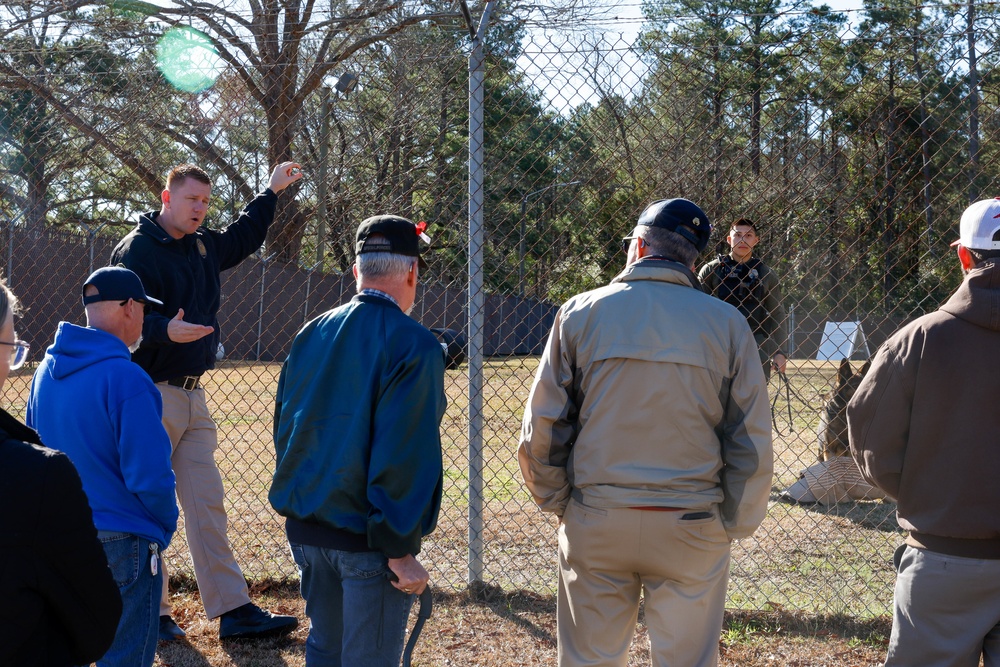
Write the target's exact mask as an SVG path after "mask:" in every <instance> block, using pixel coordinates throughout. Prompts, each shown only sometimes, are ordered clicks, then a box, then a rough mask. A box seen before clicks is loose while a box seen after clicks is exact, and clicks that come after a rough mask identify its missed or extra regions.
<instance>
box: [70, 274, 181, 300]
mask: <svg viewBox="0 0 1000 667" xmlns="http://www.w3.org/2000/svg"><path fill="white" fill-rule="evenodd" d="M88 285H90V286H93V287H94V288H95V289H97V294H91V295H90V296H84V297H83V305H85V306H86V305H87V304H88V303H97V302H98V301H128V300H129V299H135V300H136V301H138V302H140V303H152V304H155V305H157V306H162V305H163V302H162V301H160V300H159V299H154V298H153V297H151V296H149V295H148V294H146V290H145V289H144V288H143V286H142V281H141V280H139V276H137V275H135V273H133V272H132V271H129V270H128V269H126V268H125V267H124V266H106V267H104V268H103V269H97V270H96V271H94V272H93V273H91V274H90V277H89V278H87V280H85V281H84V283H83V290H84V292H86V290H87V286H88Z"/></svg>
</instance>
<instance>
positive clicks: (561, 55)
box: [518, 0, 863, 113]
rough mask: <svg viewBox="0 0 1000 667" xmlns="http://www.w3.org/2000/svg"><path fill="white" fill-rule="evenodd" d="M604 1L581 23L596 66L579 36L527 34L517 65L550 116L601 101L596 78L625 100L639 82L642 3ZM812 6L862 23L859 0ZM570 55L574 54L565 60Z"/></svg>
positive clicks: (539, 30) (827, 0)
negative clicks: (602, 10) (635, 48)
mask: <svg viewBox="0 0 1000 667" xmlns="http://www.w3.org/2000/svg"><path fill="white" fill-rule="evenodd" d="M607 1H608V9H607V13H606V16H604V17H601V18H599V19H595V20H592V21H588V22H586V26H587V27H588V28H590V29H591V30H592V31H593V35H592V36H588V37H586V39H587V41H586V42H584V43H586V44H596V45H598V49H596V51H597V52H599V53H600V60H601V62H600V63H597V57H596V56H595V55H594V50H593V49H590V54H589V55H588V56H584V55H582V52H583V51H585V50H581V49H580V48H579V45H580V44H581V39H583V38H582V37H581V38H580V39H577V38H572V39H570V40H569V44H570V45H571V46H567V47H566V48H563V49H561V48H560V46H561V45H563V44H565V43H566V42H567V35H566V30H565V29H551V30H545V29H542V28H536V29H533V30H531V31H529V37H528V40H527V43H526V45H525V53H524V55H522V56H521V58H520V59H519V60H518V62H519V64H520V65H521V67H522V68H523V70H524V71H525V72H526V74H527V76H528V78H529V80H530V81H531V82H532V83H533V84H534V85H535V87H536V88H538V89H539V90H540V91H541V93H542V96H543V97H544V99H545V100H546V102H547V103H548V104H549V106H550V107H551V109H552V110H554V111H558V112H560V113H567V112H569V111H571V110H572V109H574V108H576V107H578V106H580V105H581V104H583V103H585V102H590V103H596V102H597V101H598V100H599V99H600V97H601V96H600V94H599V93H598V89H597V84H595V81H594V80H595V79H596V80H597V82H599V85H600V87H601V89H602V90H604V91H607V92H610V91H614V92H617V93H618V94H621V95H623V96H624V97H630V93H631V91H634V90H636V89H637V87H638V85H639V83H640V81H639V79H640V77H639V74H640V73H641V72H642V71H643V70H644V69H645V68H644V67H643V66H642V65H641V64H640V63H638V61H637V59H636V57H635V54H634V53H633V52H632V51H631V50H630V48H629V47H631V45H632V44H633V43H634V42H635V40H636V38H637V36H638V35H639V33H640V32H641V30H642V4H641V0H625V1H624V2H614V0H607ZM814 4H827V5H829V6H830V8H831V9H833V10H834V11H840V12H848V21H849V23H850V24H852V25H857V24H858V23H859V22H860V21H861V19H862V12H861V10H862V7H863V2H862V0H825V2H823V1H822V0H814ZM571 50H576V53H573V54H571V55H567V53H568V52H569V51H571Z"/></svg>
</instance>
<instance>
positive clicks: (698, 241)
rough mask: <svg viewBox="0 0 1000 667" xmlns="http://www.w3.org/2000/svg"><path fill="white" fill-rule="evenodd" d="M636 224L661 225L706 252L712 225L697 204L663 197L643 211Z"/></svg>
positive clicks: (699, 250) (700, 250)
mask: <svg viewBox="0 0 1000 667" xmlns="http://www.w3.org/2000/svg"><path fill="white" fill-rule="evenodd" d="M636 224H638V225H644V226H646V227H661V228H663V229H666V230H668V231H671V232H674V233H676V234H680V235H681V236H682V237H684V239H686V240H687V241H689V242H690V243H691V245H693V246H694V247H695V248H697V249H698V252H704V250H705V248H706V247H707V246H708V237H709V236H711V234H712V225H711V223H709V221H708V216H707V215H705V212H704V211H702V210H701V209H700V208H699V207H698V205H697V204H695V203H694V202H691V201H688V200H687V199H680V198H677V199H661V200H660V201H655V202H653V203H652V204H650V205H649V206H647V207H646V209H645V210H644V211H643V212H642V214H641V215H640V216H639V222H637V223H636Z"/></svg>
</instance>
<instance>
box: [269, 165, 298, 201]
mask: <svg viewBox="0 0 1000 667" xmlns="http://www.w3.org/2000/svg"><path fill="white" fill-rule="evenodd" d="M300 178H302V165H300V164H299V163H298V162H282V163H281V164H279V165H278V166H277V167H275V168H274V171H272V172H271V183H270V184H269V185H268V187H269V188H270V189H271V192H273V193H274V194H278V193H279V192H281V191H282V190H284V189H285V188H287V187H288V186H289V185H291V184H292V183H294V182H295V181H297V180H299V179H300Z"/></svg>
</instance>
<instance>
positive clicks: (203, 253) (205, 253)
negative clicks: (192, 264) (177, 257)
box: [194, 239, 208, 259]
mask: <svg viewBox="0 0 1000 667" xmlns="http://www.w3.org/2000/svg"><path fill="white" fill-rule="evenodd" d="M194 244H195V246H196V247H197V248H198V254H200V255H201V258H202V259H205V258H206V257H208V250H206V249H205V244H204V243H202V241H201V239H197V240H195V242H194Z"/></svg>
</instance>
